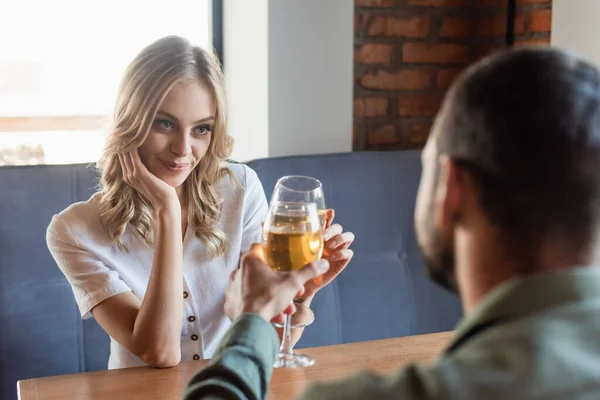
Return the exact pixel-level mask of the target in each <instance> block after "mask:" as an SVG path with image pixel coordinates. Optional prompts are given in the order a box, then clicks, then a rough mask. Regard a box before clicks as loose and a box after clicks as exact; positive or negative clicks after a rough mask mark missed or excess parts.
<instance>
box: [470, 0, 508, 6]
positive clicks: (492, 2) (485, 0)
mask: <svg viewBox="0 0 600 400" xmlns="http://www.w3.org/2000/svg"><path fill="white" fill-rule="evenodd" d="M503 1H504V0H503ZM498 2H499V0H477V1H476V2H475V5H476V6H479V7H492V6H497V5H498Z"/></svg>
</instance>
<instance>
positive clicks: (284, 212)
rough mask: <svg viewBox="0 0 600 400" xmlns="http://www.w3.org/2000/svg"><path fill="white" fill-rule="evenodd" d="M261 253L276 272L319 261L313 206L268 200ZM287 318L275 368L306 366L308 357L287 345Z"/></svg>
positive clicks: (309, 361)
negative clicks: (262, 251) (269, 202)
mask: <svg viewBox="0 0 600 400" xmlns="http://www.w3.org/2000/svg"><path fill="white" fill-rule="evenodd" d="M263 247H264V254H265V258H266V261H267V263H268V264H269V266H270V267H271V268H272V269H273V270H274V271H276V272H289V271H294V270H297V269H300V268H302V267H304V266H305V265H306V264H309V263H311V262H313V261H316V260H318V259H319V258H321V255H322V254H323V226H322V224H321V221H320V219H319V213H318V210H317V206H316V204H315V203H301V202H289V201H271V204H270V207H269V211H268V213H267V218H266V220H265V223H264V226H263ZM290 329H291V315H288V314H286V315H285V319H284V324H283V339H282V341H281V347H280V349H279V354H278V357H277V360H276V361H275V364H274V366H275V368H282V367H283V368H295V367H307V366H310V365H313V364H314V359H313V358H312V357H309V356H306V355H304V354H299V353H295V352H294V351H293V349H292V345H291V331H290Z"/></svg>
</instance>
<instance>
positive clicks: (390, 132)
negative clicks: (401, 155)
mask: <svg viewBox="0 0 600 400" xmlns="http://www.w3.org/2000/svg"><path fill="white" fill-rule="evenodd" d="M399 142H400V139H399V138H398V135H396V126H395V125H392V124H388V125H383V126H376V127H368V128H367V145H368V146H381V145H390V144H397V143H399Z"/></svg>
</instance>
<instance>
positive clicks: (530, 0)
mask: <svg viewBox="0 0 600 400" xmlns="http://www.w3.org/2000/svg"><path fill="white" fill-rule="evenodd" d="M544 3H546V4H550V3H552V0H517V4H544Z"/></svg>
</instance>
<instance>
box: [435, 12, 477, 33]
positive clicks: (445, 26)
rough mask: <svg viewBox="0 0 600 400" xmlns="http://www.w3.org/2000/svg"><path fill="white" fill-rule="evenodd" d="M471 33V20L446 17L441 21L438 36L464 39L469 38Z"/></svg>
mask: <svg viewBox="0 0 600 400" xmlns="http://www.w3.org/2000/svg"><path fill="white" fill-rule="evenodd" d="M472 32H473V20H471V19H469V18H460V17H446V18H444V20H443V21H442V27H441V28H440V36H443V37H464V36H470V35H471V33H472Z"/></svg>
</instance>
